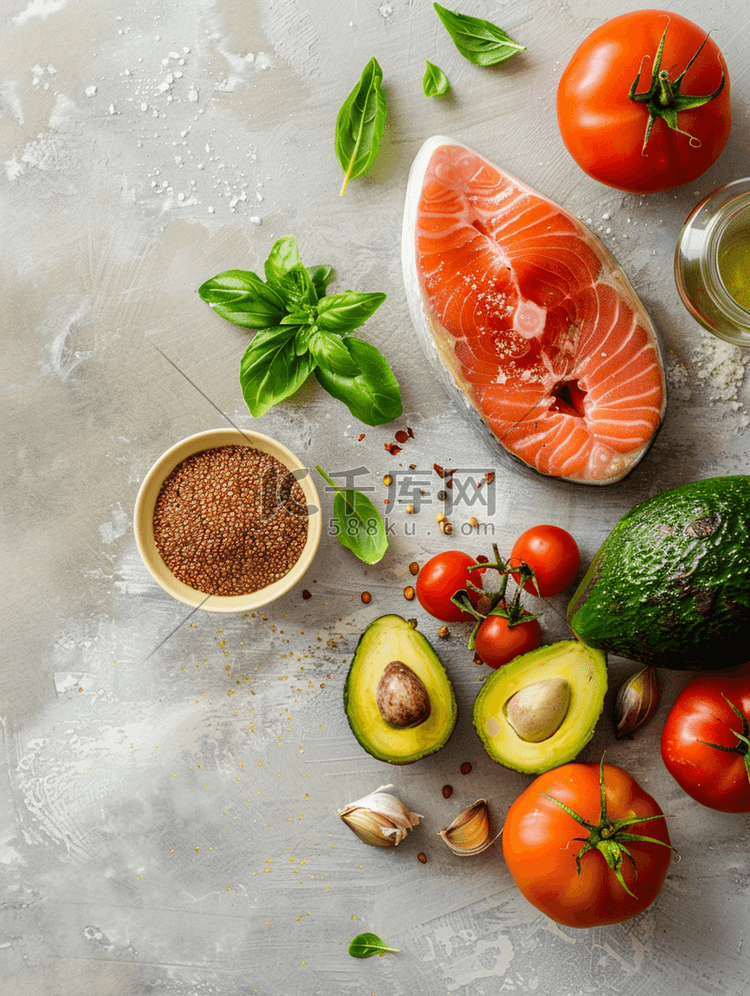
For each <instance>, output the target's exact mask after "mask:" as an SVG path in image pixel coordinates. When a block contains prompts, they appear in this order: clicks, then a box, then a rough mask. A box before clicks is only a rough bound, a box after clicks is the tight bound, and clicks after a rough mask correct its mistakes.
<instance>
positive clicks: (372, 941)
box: [349, 934, 400, 958]
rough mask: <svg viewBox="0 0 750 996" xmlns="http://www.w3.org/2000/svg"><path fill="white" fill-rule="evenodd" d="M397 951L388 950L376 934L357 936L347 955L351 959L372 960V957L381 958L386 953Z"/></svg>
mask: <svg viewBox="0 0 750 996" xmlns="http://www.w3.org/2000/svg"><path fill="white" fill-rule="evenodd" d="M399 950H400V949H399V948H389V947H388V945H387V944H386V943H385V941H382V940H381V939H380V938H379V937H378V935H377V934H357V936H356V937H355V938H354V940H353V941H352V942H351V944H350V945H349V954H350V955H351V956H352V958H372V956H373V955H380V957H381V958H382V957H383V955H384V954H385V952H386V951H399Z"/></svg>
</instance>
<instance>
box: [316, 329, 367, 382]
mask: <svg viewBox="0 0 750 996" xmlns="http://www.w3.org/2000/svg"><path fill="white" fill-rule="evenodd" d="M308 349H309V350H310V352H311V353H312V355H313V359H314V360H315V362H316V363H317V365H318V367H324V368H325V369H326V370H327V371H328V372H329V373H331V374H338V375H340V376H341V377H356V376H357V375H358V374H360V373H361V372H362V371H361V370H360V367H359V364H358V363H357V361H356V360H354V359H353V357H352V354H351V353H350V352H349V350H348V349H347V348H346V343H345V342H344V340H343V339H342V338H341V336H339V335H335V334H334V333H333V332H326V330H325V329H319V328H316V329H315V330H314V331H313V332H312V334H311V336H310V338H309V340H308Z"/></svg>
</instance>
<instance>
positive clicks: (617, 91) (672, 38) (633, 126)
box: [557, 10, 732, 193]
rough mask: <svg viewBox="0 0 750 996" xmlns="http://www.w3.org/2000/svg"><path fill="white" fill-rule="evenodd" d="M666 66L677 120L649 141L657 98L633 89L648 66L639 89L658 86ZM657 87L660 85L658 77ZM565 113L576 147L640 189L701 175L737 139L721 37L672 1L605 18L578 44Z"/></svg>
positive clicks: (562, 99) (659, 121) (567, 79)
mask: <svg viewBox="0 0 750 996" xmlns="http://www.w3.org/2000/svg"><path fill="white" fill-rule="evenodd" d="M665 29H666V34H665ZM662 36H664V50H663V52H662V57H661V62H660V64H659V63H658V62H657V53H658V49H659V44H660V41H661V39H662ZM704 42H705V44H704ZM701 45H703V48H702V49H701V51H700V53H699V54H698V56H697V58H696V59H695V62H693V64H692V65H691V66H690V68H689V69H687V72H686V73H685V77H684V79H683V80H682V81H681V82H680V83H679V85H678V82H677V81H678V78H679V77H680V75H681V74H682V73H683V72H684V71H685V69H686V68H687V66H688V63H690V61H691V60H692V58H693V56H695V55H696V53H697V52H698V49H699V48H700V47H701ZM659 70H661V71H662V72H667V73H668V75H669V83H668V85H669V87H670V88H671V91H672V94H673V96H674V97H675V99H676V101H677V108H678V110H677V113H676V119H675V122H674V123H675V124H676V126H677V127H676V128H672V127H670V126H669V125H668V124H667V121H666V120H665V118H664V117H661V116H657V117H656V118H655V119H654V121H653V127H652V129H651V132H650V134H649V135H648V139H647V141H646V136H647V131H648V123H649V120H650V113H651V109H652V108H654V107H655V106H656V104H655V103H652V104H651V105H647V104H646V103H644V102H642V101H640V100H633V99H631V97H630V96H629V92H630V89H631V86H632V85H633V83H634V82H635V80H636V77H637V76H638V74H639V73H640V80H639V82H638V86H637V87H636V89H635V91H634V93H635V94H636V95H641V94H645V93H648V91H649V89H650V88H651V87H652V72H654V73H655V74H656V75H658V72H659ZM722 72H723V73H724V77H723V79H724V82H723V85H722ZM653 86H654V92H655V93H659V94H660V93H661V85H660V83H659V81H658V79H656V80H655V81H654V82H653ZM720 88H721V89H720ZM717 90H719V92H718V93H716V95H715V96H714V97H713V98H712V99H711V100H709V101H708V102H707V103H704V104H703V105H702V106H699V107H693V108H690V107H687V108H684V109H680V108H679V104H680V101H683V102H684V100H685V98H686V97H691V96H708V95H710V94H714V93H715V91H717ZM657 99H658V98H657ZM667 114H669V112H667ZM557 120H558V124H559V127H560V134H561V136H562V140H563V142H564V143H565V146H566V148H567V150H568V152H569V153H570V154H571V156H572V157H573V159H575V161H576V162H577V163H578V165H579V166H580V167H581V169H582V170H583V171H584V172H585V173H588V175H589V176H591V177H593V178H594V179H595V180H599V181H600V182H601V183H606V184H608V185H609V186H610V187H617V188H619V189H620V190H629V191H632V192H635V193H651V192H653V191H657V190H668V189H669V188H671V187H676V186H678V185H679V184H682V183H692V181H693V180H695V178H696V177H698V176H700V175H701V173H703V172H705V170H707V169H708V167H709V166H711V165H712V163H713V162H715V160H716V159H717V158H718V156H719V154H720V153H721V151H722V149H723V148H724V146H725V145H726V142H727V139H728V138H729V132H730V129H731V127H732V115H731V110H730V106H729V74H728V72H727V66H726V63H725V61H724V58H723V56H722V54H721V52H720V51H719V48H718V46H717V45H716V43H715V42H714V40H713V39H712V38H710V37H708V38H707V32H706V31H704V30H703V29H702V28H700V27H699V26H698V25H697V24H694V23H693V22H692V21H689V20H688V19H687V18H686V17H682V16H681V15H679V14H674V13H671V12H667V11H663V10H637V11H633V12H631V13H629V14H622V15H621V16H620V17H615V18H613V19H612V20H611V21H606V22H605V23H604V24H602V25H601V26H600V27H598V28H597V29H596V30H595V31H593V32H592V33H591V34H590V35H589V36H588V37H587V38H586V39H585V40H584V41H583V43H582V44H581V45H580V46H579V48H578V49H577V50H576V51H575V52H574V53H573V57H572V58H571V60H570V62H569V63H568V65H567V67H566V68H565V70H564V71H563V74H562V76H561V77H560V84H559V86H558V91H557ZM644 141H645V145H644Z"/></svg>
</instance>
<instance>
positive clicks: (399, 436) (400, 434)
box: [394, 429, 409, 443]
mask: <svg viewBox="0 0 750 996" xmlns="http://www.w3.org/2000/svg"><path fill="white" fill-rule="evenodd" d="M394 436H395V439H396V442H397V443H405V442H406V440H407V439H408V438H409V433H408V432H405V431H404V430H403V429H399V430H398V431H397V432H395V433H394Z"/></svg>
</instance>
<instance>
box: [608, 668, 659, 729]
mask: <svg viewBox="0 0 750 996" xmlns="http://www.w3.org/2000/svg"><path fill="white" fill-rule="evenodd" d="M658 707H659V682H658V679H657V677H656V669H655V668H653V667H644V668H643V669H642V670H641V671H638V673H637V674H633V675H631V676H630V677H629V678H627V679H626V680H625V681H624V682H623V683H622V685H620V688H619V689H618V692H617V696H616V698H615V707H614V720H615V737H616V738H617V740H621V739H622V738H623V737H627V736H631V735H632V734H633V733H635V731H636V730H638V729H640V728H641V727H642V726H645V725H646V723H648V721H649V720H650V719H652V718H653V716H654V713H655V712H656V710H657V709H658Z"/></svg>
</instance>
